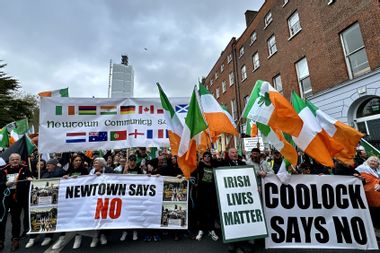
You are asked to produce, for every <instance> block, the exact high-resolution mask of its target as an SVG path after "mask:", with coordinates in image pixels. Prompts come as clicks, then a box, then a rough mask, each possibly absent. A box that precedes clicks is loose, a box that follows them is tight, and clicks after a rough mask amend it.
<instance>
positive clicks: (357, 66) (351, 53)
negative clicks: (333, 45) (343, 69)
mask: <svg viewBox="0 0 380 253" xmlns="http://www.w3.org/2000/svg"><path fill="white" fill-rule="evenodd" d="M340 37H341V41H342V45H343V51H344V56H345V58H346V65H347V69H348V74H349V77H350V78H351V79H352V78H354V77H357V76H360V75H362V74H364V73H367V72H368V71H370V70H371V69H370V67H369V64H368V58H367V53H366V51H365V47H364V42H363V37H362V34H361V32H360V27H359V23H356V24H354V25H352V26H351V27H349V28H348V29H346V30H345V31H343V32H342V33H341V35H340Z"/></svg>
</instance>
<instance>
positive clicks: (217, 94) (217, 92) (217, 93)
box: [216, 88, 219, 98]
mask: <svg viewBox="0 0 380 253" xmlns="http://www.w3.org/2000/svg"><path fill="white" fill-rule="evenodd" d="M216 98H219V88H216Z"/></svg>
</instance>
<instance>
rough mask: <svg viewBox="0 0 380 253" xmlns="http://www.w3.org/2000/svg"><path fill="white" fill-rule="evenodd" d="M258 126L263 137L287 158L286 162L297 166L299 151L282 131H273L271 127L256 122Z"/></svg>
mask: <svg viewBox="0 0 380 253" xmlns="http://www.w3.org/2000/svg"><path fill="white" fill-rule="evenodd" d="M256 125H257V128H258V129H259V130H260V132H261V133H262V134H263V136H265V138H266V139H267V140H268V141H269V143H270V144H272V145H273V146H274V147H275V149H277V150H278V151H279V152H280V153H281V154H282V155H283V156H284V157H285V159H286V160H288V161H289V162H290V163H291V164H293V165H296V164H297V159H298V155H297V151H296V150H295V148H294V147H293V146H292V145H291V144H290V143H289V142H287V141H286V139H285V137H284V135H283V133H282V132H281V131H279V130H273V129H271V128H270V127H269V126H267V125H264V124H262V123H260V122H256Z"/></svg>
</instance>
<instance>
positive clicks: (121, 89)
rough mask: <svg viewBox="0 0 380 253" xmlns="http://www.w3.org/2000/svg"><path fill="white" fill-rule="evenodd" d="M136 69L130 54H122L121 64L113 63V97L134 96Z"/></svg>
mask: <svg viewBox="0 0 380 253" xmlns="http://www.w3.org/2000/svg"><path fill="white" fill-rule="evenodd" d="M133 89H134V71H133V67H132V66H131V65H128V56H126V55H122V56H121V64H113V65H112V81H111V98H127V97H133Z"/></svg>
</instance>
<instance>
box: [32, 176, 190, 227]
mask: <svg viewBox="0 0 380 253" xmlns="http://www.w3.org/2000/svg"><path fill="white" fill-rule="evenodd" d="M188 189H189V188H188V181H187V180H184V179H178V178H173V177H161V176H159V177H156V176H150V177H149V176H146V175H114V174H103V175H100V176H95V175H94V176H81V177H78V178H73V179H45V180H34V181H32V183H31V190H30V196H31V198H30V209H29V210H30V211H29V212H30V228H31V230H30V233H31V234H39V233H55V232H69V231H85V230H95V229H96V230H99V229H129V228H144V229H150V228H155V229H187V227H188V225H187V224H188V209H187V204H188Z"/></svg>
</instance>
